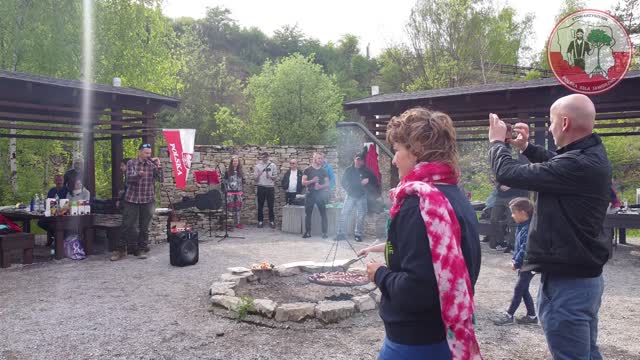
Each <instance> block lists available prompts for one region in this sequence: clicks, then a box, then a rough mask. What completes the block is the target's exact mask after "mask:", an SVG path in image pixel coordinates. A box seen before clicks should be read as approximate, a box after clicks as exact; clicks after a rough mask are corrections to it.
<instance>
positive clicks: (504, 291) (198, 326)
mask: <svg viewBox="0 0 640 360" xmlns="http://www.w3.org/2000/svg"><path fill="white" fill-rule="evenodd" d="M239 234H241V235H244V236H246V237H247V238H246V239H227V240H225V241H224V242H222V243H217V242H216V241H211V240H209V241H207V240H205V241H202V242H201V243H200V262H199V263H198V264H197V265H196V266H190V267H185V268H174V267H171V266H170V265H169V259H168V257H169V256H168V246H166V245H158V246H155V247H154V248H153V249H152V251H151V256H150V257H149V259H147V260H137V259H134V258H127V259H126V260H123V261H119V262H116V263H111V262H110V261H109V260H108V256H107V255H106V254H105V255H97V256H92V257H90V258H89V259H87V260H84V261H79V262H78V261H71V260H62V261H48V262H44V263H37V264H34V265H30V266H22V265H13V266H12V267H11V268H9V269H6V270H0V334H2V336H0V359H107V358H108V359H224V360H231V359H373V358H375V356H376V354H377V351H378V349H379V347H380V345H381V342H382V339H383V337H384V330H383V327H382V322H381V321H380V319H379V317H378V315H377V314H376V312H369V313H368V314H365V315H362V314H358V315H356V316H355V317H353V318H351V319H349V320H346V321H344V322H341V323H339V324H335V325H331V326H323V325H321V324H319V323H318V322H316V321H308V322H305V323H301V324H290V325H282V324H280V325H279V326H276V327H275V328H273V327H271V326H257V325H253V324H248V323H244V322H238V321H236V320H233V319H229V318H227V317H226V316H225V315H227V313H226V312H224V311H221V310H218V309H215V310H212V309H211V307H210V306H209V302H208V296H207V291H208V287H209V285H210V284H211V282H212V281H213V280H215V279H216V278H217V277H218V276H219V275H220V274H221V273H223V272H225V269H226V268H227V267H230V266H250V265H251V264H252V263H255V262H261V261H269V262H272V263H275V264H278V263H283V262H290V261H299V260H315V261H321V260H323V259H324V257H325V256H326V253H327V252H328V251H329V248H330V246H331V242H330V241H328V240H322V239H319V238H311V239H304V240H303V239H301V238H300V237H299V236H292V235H288V234H282V233H280V232H278V231H275V230H265V229H261V230H257V229H245V230H242V231H240V232H239V233H238V232H235V233H234V235H239ZM631 242H632V245H629V246H619V247H618V250H617V251H616V253H615V255H614V259H613V260H612V261H610V262H609V264H608V265H607V266H606V268H605V277H606V280H605V281H606V290H605V296H604V299H603V305H602V308H601V311H600V335H599V343H600V345H601V349H602V352H603V355H604V358H606V359H625V360H627V359H640V355H639V354H640V342H638V341H637V334H638V333H639V332H640V311H639V310H638V309H640V282H639V281H638V279H640V240H638V239H634V240H631ZM483 246H484V245H483ZM351 254H353V252H351V250H349V249H348V248H347V247H346V245H345V244H344V243H343V244H342V247H341V248H340V252H339V254H338V258H347V257H350V255H351ZM508 262H509V256H508V255H506V254H502V253H496V252H495V251H491V250H488V249H486V248H485V249H484V253H483V266H482V270H481V274H480V279H479V282H478V284H477V286H476V291H477V295H476V308H477V315H478V326H477V334H478V337H479V341H480V346H481V349H482V351H483V354H484V358H485V359H516V358H522V359H549V358H550V356H549V354H548V350H547V348H546V344H545V341H544V336H543V334H542V331H541V329H540V328H539V327H537V326H507V327H496V326H494V325H493V323H491V321H490V320H491V319H492V318H494V317H495V316H496V315H497V314H499V312H500V311H502V310H504V309H505V308H506V307H507V305H508V302H509V300H510V295H511V291H512V288H513V284H514V282H515V275H514V274H513V272H511V270H510V269H509V268H508V266H507V264H508ZM537 283H538V280H537V278H536V279H534V281H533V283H532V284H533V285H532V287H531V288H532V291H533V293H534V294H535V293H537ZM523 307H524V306H523ZM520 311H523V309H521V310H520ZM249 319H252V318H249ZM266 324H267V325H270V324H273V323H266ZM276 325H278V324H276Z"/></svg>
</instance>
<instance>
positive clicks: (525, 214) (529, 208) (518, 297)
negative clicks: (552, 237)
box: [494, 197, 538, 325]
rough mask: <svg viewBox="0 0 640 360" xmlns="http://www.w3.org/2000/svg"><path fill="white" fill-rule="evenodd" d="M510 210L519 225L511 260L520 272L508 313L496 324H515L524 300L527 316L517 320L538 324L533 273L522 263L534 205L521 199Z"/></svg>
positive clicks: (514, 202)
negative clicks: (534, 302)
mask: <svg viewBox="0 0 640 360" xmlns="http://www.w3.org/2000/svg"><path fill="white" fill-rule="evenodd" d="M509 209H510V210H511V217H513V220H514V221H515V222H516V223H517V224H518V228H517V229H516V242H515V249H514V251H513V258H512V260H511V269H512V270H513V271H517V272H518V281H517V282H516V286H515V289H513V298H512V299H511V305H510V306H509V309H507V312H506V313H504V314H503V315H502V316H501V317H500V318H498V319H496V320H495V321H494V323H495V324H496V325H509V324H514V323H515V322H516V320H515V319H514V314H515V313H516V310H518V307H519V306H520V302H521V301H522V300H524V305H525V307H526V308H527V315H526V316H523V317H521V318H518V319H517V322H518V323H520V324H537V323H538V317H537V316H536V310H535V307H534V305H533V298H532V297H531V293H529V283H531V278H533V273H532V272H531V271H522V270H520V268H521V267H522V262H523V261H524V254H525V252H526V249H527V238H528V237H529V222H530V221H531V216H532V215H533V204H532V203H531V201H529V199H527V198H524V197H519V198H515V199H513V200H511V202H509Z"/></svg>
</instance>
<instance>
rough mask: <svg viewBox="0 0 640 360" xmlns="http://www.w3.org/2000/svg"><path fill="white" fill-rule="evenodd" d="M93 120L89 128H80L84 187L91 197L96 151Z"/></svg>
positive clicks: (94, 176) (93, 187)
mask: <svg viewBox="0 0 640 360" xmlns="http://www.w3.org/2000/svg"><path fill="white" fill-rule="evenodd" d="M93 126H94V124H93V121H91V125H90V128H89V129H83V130H82V153H83V155H84V180H83V183H84V184H83V185H84V187H85V188H86V189H87V190H89V192H90V193H91V197H92V198H95V197H96V153H95V144H94V141H93Z"/></svg>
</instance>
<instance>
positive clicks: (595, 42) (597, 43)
mask: <svg viewBox="0 0 640 360" xmlns="http://www.w3.org/2000/svg"><path fill="white" fill-rule="evenodd" d="M587 41H588V42H590V43H591V45H592V46H593V47H595V48H596V49H598V65H596V67H595V68H594V69H593V71H592V72H591V74H592V75H602V76H605V77H606V76H607V72H606V71H604V70H603V69H602V67H601V66H600V49H602V47H603V46H605V45H607V46H610V45H611V41H613V38H612V37H611V36H609V35H608V34H607V33H606V32H604V30H602V29H593V30H591V31H590V32H589V35H588V36H587Z"/></svg>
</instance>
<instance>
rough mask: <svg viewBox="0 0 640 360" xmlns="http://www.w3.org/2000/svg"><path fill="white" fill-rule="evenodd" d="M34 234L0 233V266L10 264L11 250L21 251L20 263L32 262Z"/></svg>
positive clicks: (4, 266) (5, 266) (6, 266)
mask: <svg viewBox="0 0 640 360" xmlns="http://www.w3.org/2000/svg"><path fill="white" fill-rule="evenodd" d="M34 245H35V236H34V235H33V234H29V233H23V232H21V233H13V234H5V235H0V267H2V268H8V267H9V266H10V265H11V257H10V255H11V252H12V251H15V250H21V251H22V263H23V264H32V263H33V247H34Z"/></svg>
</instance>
